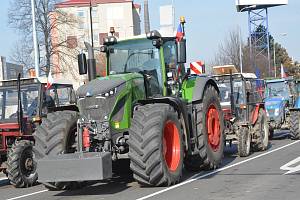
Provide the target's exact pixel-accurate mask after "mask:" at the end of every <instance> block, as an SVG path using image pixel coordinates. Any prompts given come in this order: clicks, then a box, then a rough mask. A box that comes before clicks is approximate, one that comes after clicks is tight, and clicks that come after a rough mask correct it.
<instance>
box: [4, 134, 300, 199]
mask: <svg viewBox="0 0 300 200" xmlns="http://www.w3.org/2000/svg"><path fill="white" fill-rule="evenodd" d="M299 142H300V140H298V141H295V142H292V143H290V144H287V145H284V146H282V147H278V148H277V149H273V150H271V151H268V152H266V153H263V154H260V155H257V156H255V157H252V158H249V159H247V160H243V161H241V162H238V163H235V164H233V165H229V166H226V167H222V168H220V169H217V170H215V171H212V172H210V173H207V174H204V175H202V176H200V174H201V173H198V174H195V175H194V176H192V177H191V178H190V179H188V180H187V181H184V182H182V183H179V184H177V185H174V186H172V187H169V188H166V189H164V190H160V191H158V192H155V193H152V194H150V195H147V196H144V197H141V198H139V199H137V200H144V199H149V198H150V197H153V196H156V195H159V194H161V193H164V192H167V191H169V190H173V189H175V188H178V187H180V186H183V185H186V184H188V183H191V182H194V181H196V180H199V179H202V178H205V177H208V176H211V175H214V174H216V173H218V172H221V171H224V170H227V169H230V168H232V167H235V166H238V165H241V164H244V163H246V162H250V161H252V160H254V159H257V158H261V157H263V156H266V155H269V154H271V153H274V152H276V151H279V150H282V149H284V148H287V147H289V146H292V145H294V144H297V143H299ZM47 191H48V190H40V191H37V192H33V193H29V194H25V195H22V196H17V197H13V198H10V199H6V200H16V199H21V198H25V197H29V196H32V195H36V194H40V193H43V192H47Z"/></svg>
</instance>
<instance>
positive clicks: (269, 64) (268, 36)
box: [266, 8, 272, 77]
mask: <svg viewBox="0 0 300 200" xmlns="http://www.w3.org/2000/svg"><path fill="white" fill-rule="evenodd" d="M266 20H267V21H266V24H267V45H268V67H269V77H271V76H272V75H271V56H270V33H269V16H268V9H267V8H266Z"/></svg>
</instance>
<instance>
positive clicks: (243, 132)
mask: <svg viewBox="0 0 300 200" xmlns="http://www.w3.org/2000/svg"><path fill="white" fill-rule="evenodd" d="M237 135H238V154H239V156H240V157H247V156H249V155H250V148H251V134H250V131H249V128H248V127H240V128H239V130H238V133H237Z"/></svg>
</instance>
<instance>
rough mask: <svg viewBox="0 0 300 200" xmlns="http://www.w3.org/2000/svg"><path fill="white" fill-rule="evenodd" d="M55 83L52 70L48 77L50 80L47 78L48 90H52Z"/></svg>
mask: <svg viewBox="0 0 300 200" xmlns="http://www.w3.org/2000/svg"><path fill="white" fill-rule="evenodd" d="M53 82H54V79H53V77H52V72H51V69H50V70H49V75H48V78H47V86H46V88H47V90H48V89H50V88H51V86H52V84H53Z"/></svg>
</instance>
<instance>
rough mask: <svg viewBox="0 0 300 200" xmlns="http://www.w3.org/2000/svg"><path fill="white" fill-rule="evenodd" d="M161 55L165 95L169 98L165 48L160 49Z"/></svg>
mask: <svg viewBox="0 0 300 200" xmlns="http://www.w3.org/2000/svg"><path fill="white" fill-rule="evenodd" d="M159 54H160V62H161V63H160V65H161V67H162V69H161V70H162V77H163V85H162V87H163V95H164V96H167V87H166V83H167V74H166V63H165V57H164V49H163V47H161V48H160V49H159Z"/></svg>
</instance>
